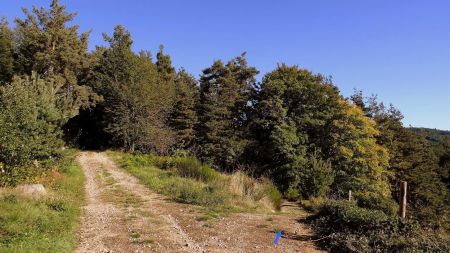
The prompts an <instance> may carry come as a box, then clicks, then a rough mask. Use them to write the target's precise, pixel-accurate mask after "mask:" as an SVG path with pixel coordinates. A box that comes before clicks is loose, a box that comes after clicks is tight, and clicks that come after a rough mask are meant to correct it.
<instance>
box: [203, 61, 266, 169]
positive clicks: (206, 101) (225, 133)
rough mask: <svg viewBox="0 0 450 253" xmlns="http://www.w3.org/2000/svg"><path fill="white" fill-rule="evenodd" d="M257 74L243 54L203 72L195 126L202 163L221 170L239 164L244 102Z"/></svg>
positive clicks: (243, 135) (243, 141)
mask: <svg viewBox="0 0 450 253" xmlns="http://www.w3.org/2000/svg"><path fill="white" fill-rule="evenodd" d="M257 73H258V71H257V70H256V69H255V68H254V67H249V66H248V65H247V61H246V59H245V54H243V55H241V56H239V57H236V58H235V59H233V60H231V61H229V62H228V63H227V64H224V63H223V62H222V61H216V62H214V64H213V65H212V66H211V67H209V68H206V69H204V70H203V73H202V75H201V77H200V100H199V105H198V109H197V112H198V119H199V122H198V124H197V126H196V138H197V144H198V145H199V147H198V148H199V152H198V153H199V157H200V158H201V159H202V160H204V161H207V162H210V163H212V164H213V165H214V166H216V167H218V168H221V169H225V170H231V169H233V167H234V166H235V165H236V164H237V162H238V161H239V159H240V157H241V155H242V153H243V151H244V148H245V146H246V142H247V141H246V131H245V126H246V125H247V123H248V122H247V120H248V110H249V108H248V107H249V105H248V101H249V98H250V95H251V92H252V86H253V85H254V83H255V75H256V74H257Z"/></svg>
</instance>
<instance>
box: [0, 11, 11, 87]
mask: <svg viewBox="0 0 450 253" xmlns="http://www.w3.org/2000/svg"><path fill="white" fill-rule="evenodd" d="M12 36H13V34H12V31H11V29H9V27H8V22H7V21H6V19H4V18H3V19H2V20H1V21H0V84H1V83H9V82H10V81H11V79H12V76H13V74H14V58H13V52H14V47H13V38H12Z"/></svg>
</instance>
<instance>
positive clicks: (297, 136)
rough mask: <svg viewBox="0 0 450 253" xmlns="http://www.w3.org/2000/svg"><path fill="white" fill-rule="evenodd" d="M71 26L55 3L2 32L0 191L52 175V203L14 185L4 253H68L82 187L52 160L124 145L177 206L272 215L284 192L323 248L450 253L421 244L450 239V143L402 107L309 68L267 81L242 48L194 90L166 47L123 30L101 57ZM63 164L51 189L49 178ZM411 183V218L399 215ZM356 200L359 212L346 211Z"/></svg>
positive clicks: (109, 37) (271, 74)
mask: <svg viewBox="0 0 450 253" xmlns="http://www.w3.org/2000/svg"><path fill="white" fill-rule="evenodd" d="M75 17H76V14H74V13H68V12H67V11H66V6H64V5H61V4H60V3H59V2H58V1H57V0H52V1H51V5H50V7H49V8H38V7H36V8H32V9H31V10H24V16H23V18H17V19H15V20H14V25H10V24H9V23H8V21H7V20H6V19H2V20H1V22H0V186H1V187H12V186H16V185H20V184H22V183H24V182H30V181H33V180H37V181H39V180H42V182H43V183H44V184H45V186H46V187H47V188H48V189H50V191H51V193H52V194H49V196H48V198H44V199H41V200H33V199H30V200H28V199H26V198H24V197H21V196H19V195H17V194H15V192H14V191H11V192H10V193H8V192H9V190H8V189H6V190H3V189H2V192H4V193H2V194H3V195H2V197H1V203H2V205H3V206H2V209H1V211H2V212H1V213H0V226H1V230H0V235H1V237H0V243H1V244H0V245H1V246H2V247H6V251H8V250H10V249H12V250H23V251H26V250H28V249H31V248H34V249H42V250H46V249H52V250H55V251H56V252H58V251H66V250H67V251H68V250H69V249H70V248H71V247H72V245H73V240H72V239H71V238H72V237H71V236H72V232H71V231H72V229H73V226H74V225H73V224H74V221H75V220H76V217H77V212H78V211H79V210H78V206H79V204H80V203H81V196H82V194H80V192H81V187H82V176H81V173H80V172H79V170H78V168H77V167H76V166H75V165H73V164H71V163H69V162H65V161H67V160H65V158H63V159H62V160H61V159H59V160H58V159H56V158H58V157H64V155H62V154H61V150H62V147H63V146H64V145H70V146H72V147H77V148H82V149H99V148H109V149H117V150H119V149H120V150H125V151H126V152H128V153H129V154H120V153H111V154H112V155H113V156H115V157H116V158H117V159H118V161H120V164H121V165H122V167H123V168H124V169H125V170H127V171H128V172H130V173H131V174H133V175H134V176H136V177H138V178H139V179H140V180H141V181H142V182H143V183H144V184H146V185H147V186H148V187H149V188H151V189H153V190H155V191H156V192H158V193H161V194H164V195H167V196H168V197H170V198H172V199H174V200H176V201H179V202H184V203H192V204H198V205H201V206H204V207H213V208H217V209H222V210H233V209H245V210H258V209H261V208H262V209H264V208H265V207H266V209H271V208H275V209H276V208H277V207H279V205H280V201H281V200H280V199H281V195H282V196H283V197H285V198H288V199H291V200H293V201H302V202H303V203H305V205H307V206H308V208H310V209H311V210H314V211H315V213H316V214H317V216H316V218H317V220H316V221H317V222H316V223H315V224H316V225H315V228H316V232H317V233H318V236H322V237H323V238H322V239H321V240H320V243H321V244H322V245H323V246H324V247H325V248H326V249H333V250H335V249H337V248H339V250H340V251H343V252H352V251H375V252H376V251H377V250H378V251H384V250H387V251H394V252H396V251H400V252H401V251H403V252H410V251H427V250H428V251H436V250H441V249H442V248H440V246H436V247H435V246H433V245H435V244H434V242H430V244H428V241H427V242H423V243H414V242H412V241H409V240H417V241H419V240H421V238H422V235H424V234H425V235H430V236H434V235H435V236H436V237H437V238H444V239H443V240H447V245H448V244H449V243H448V242H449V241H448V237H449V236H448V234H449V233H448V231H449V230H450V135H448V133H446V132H438V133H433V132H430V131H428V130H427V131H425V132H424V131H423V130H418V129H416V130H411V129H410V128H408V127H405V126H404V125H403V123H402V119H403V115H402V114H401V112H400V111H399V110H398V109H396V108H395V107H394V106H385V105H384V104H383V103H381V102H379V101H377V99H376V96H372V97H366V96H364V94H363V92H362V91H355V94H354V95H352V96H350V97H344V96H343V95H342V94H341V93H340V90H339V88H338V87H337V86H336V85H335V84H334V83H333V80H332V79H331V78H329V77H328V76H326V75H323V74H320V73H313V72H312V71H309V70H307V69H304V68H301V67H299V66H297V65H293V66H290V65H286V64H282V63H281V64H278V65H277V67H276V68H275V69H273V70H271V71H268V72H267V73H263V74H262V79H261V81H257V76H258V74H259V73H260V72H259V71H258V70H257V69H256V68H255V67H253V66H251V65H250V64H249V63H248V62H247V59H246V54H245V53H243V54H241V55H238V56H237V57H234V58H232V59H227V60H225V61H223V60H215V61H214V62H212V63H211V65H210V66H205V68H204V69H203V71H202V72H201V74H200V77H199V78H198V79H196V78H195V77H194V76H193V75H192V74H190V73H188V72H187V71H186V70H185V69H183V68H181V69H176V68H175V67H174V66H173V65H172V60H171V57H170V55H168V54H166V52H165V51H164V47H163V46H161V47H160V48H159V50H158V51H157V53H156V54H154V56H155V57H153V56H152V53H150V52H149V51H141V52H135V51H133V39H132V35H131V33H130V32H129V31H128V30H127V29H126V28H125V27H124V26H121V25H117V26H116V27H115V28H114V30H113V31H109V33H104V34H103V37H104V40H105V42H106V43H105V45H102V46H98V47H95V49H94V50H93V51H89V50H88V41H89V33H88V32H85V33H82V32H79V31H78V29H79V26H77V25H76V24H75V23H76V22H75V20H74V18H75ZM182 153H186V154H189V155H182ZM58 163H62V164H60V165H59V166H58V168H59V169H58V170H55V174H54V176H56V175H58V177H55V178H54V180H53V179H52V175H51V174H48V173H49V171H51V170H48V169H47V168H48V166H51V164H58ZM236 171H237V172H236ZM247 175H251V177H249V176H247ZM402 181H407V182H408V196H407V202H408V211H407V217H406V218H405V219H406V221H398V218H397V217H396V216H397V212H398V209H399V205H398V202H399V200H400V189H401V188H400V183H401V182H402ZM271 182H273V184H272V183H271ZM349 191H352V193H353V200H354V202H352V203H345V202H342V204H336V203H341V202H340V201H343V200H345V199H347V198H348V193H349ZM5 192H6V195H5ZM75 193H77V194H75ZM336 201H337V202H336ZM265 203H270V206H271V207H270V208H267V207H268V206H269V205H267V204H265ZM3 210H5V211H3ZM388 220H389V222H388ZM365 222H367V223H368V224H372V225H370V226H369V227H368V229H367V231H366V230H364V231H362V230H361V227H364V226H363V225H362V224H363V223H365ZM388 223H389V224H390V225H389V226H388V225H385V224H388ZM386 229H388V230H391V232H388V231H386ZM392 231H393V232H392ZM415 231H418V232H417V233H416V232H415ZM359 235H361V236H359ZM384 236H386V237H384ZM446 238H447V239H446ZM385 239H386V240H385ZM381 242H383V243H385V244H386V245H384V244H383V243H381ZM380 243H381V244H380ZM405 245H409V246H408V247H406V246H405ZM436 245H437V244H436ZM56 247H59V248H58V249H56ZM424 248H425V249H426V250H424Z"/></svg>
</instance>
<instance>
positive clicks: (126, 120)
mask: <svg viewBox="0 0 450 253" xmlns="http://www.w3.org/2000/svg"><path fill="white" fill-rule="evenodd" d="M104 38H105V40H106V41H107V42H109V44H110V47H109V48H108V49H106V50H104V52H103V56H102V58H101V59H100V61H99V63H98V64H97V67H96V69H95V70H94V78H93V81H92V86H93V87H94V89H95V91H96V92H97V93H98V94H101V95H102V96H103V97H104V102H103V103H101V104H100V105H99V107H101V108H102V110H103V113H104V114H105V117H104V119H105V121H104V129H105V131H106V132H108V133H109V134H111V135H112V137H113V140H114V141H115V143H116V144H117V145H119V146H121V147H124V148H126V149H127V150H130V151H135V150H140V151H151V150H153V151H156V152H158V153H167V152H168V149H169V147H170V145H171V144H172V139H173V137H172V136H173V133H172V132H171V131H170V129H169V128H168V127H167V126H166V124H165V123H166V122H167V115H168V113H169V112H170V108H171V106H172V100H173V92H172V90H173V89H170V88H168V87H167V85H166V83H165V82H164V81H162V80H161V78H160V76H159V74H158V72H157V68H156V65H155V64H153V63H152V62H151V56H150V53H148V52H142V53H140V54H139V55H136V54H135V53H133V51H132V50H131V45H132V40H131V35H130V33H129V32H128V31H126V30H125V29H124V28H123V27H122V26H117V27H116V28H115V29H114V35H113V36H112V37H109V36H107V35H106V34H105V35H104Z"/></svg>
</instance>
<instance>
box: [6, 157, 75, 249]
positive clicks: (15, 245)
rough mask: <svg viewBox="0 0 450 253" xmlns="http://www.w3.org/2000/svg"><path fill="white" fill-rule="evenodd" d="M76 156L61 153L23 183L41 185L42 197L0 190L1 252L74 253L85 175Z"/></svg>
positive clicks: (13, 189) (11, 190)
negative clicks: (43, 190) (42, 188)
mask: <svg viewBox="0 0 450 253" xmlns="http://www.w3.org/2000/svg"><path fill="white" fill-rule="evenodd" d="M75 155H76V152H75V151H73V150H71V151H67V152H64V156H63V157H62V158H59V159H56V160H54V161H48V163H47V164H43V165H41V166H45V168H42V170H43V172H42V173H41V174H39V175H38V176H36V177H34V178H30V179H27V180H26V181H25V182H27V183H39V184H43V185H44V187H45V189H46V192H47V193H46V194H45V195H43V196H31V195H28V194H25V193H24V192H22V191H21V190H18V189H16V188H2V189H1V190H0V210H1V211H0V252H5V253H6V252H73V251H74V249H75V248H76V245H77V242H78V239H77V235H76V231H77V227H78V221H79V217H80V213H81V206H82V205H83V202H84V175H83V173H82V171H81V169H80V168H79V166H78V164H77V162H76V161H75Z"/></svg>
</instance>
